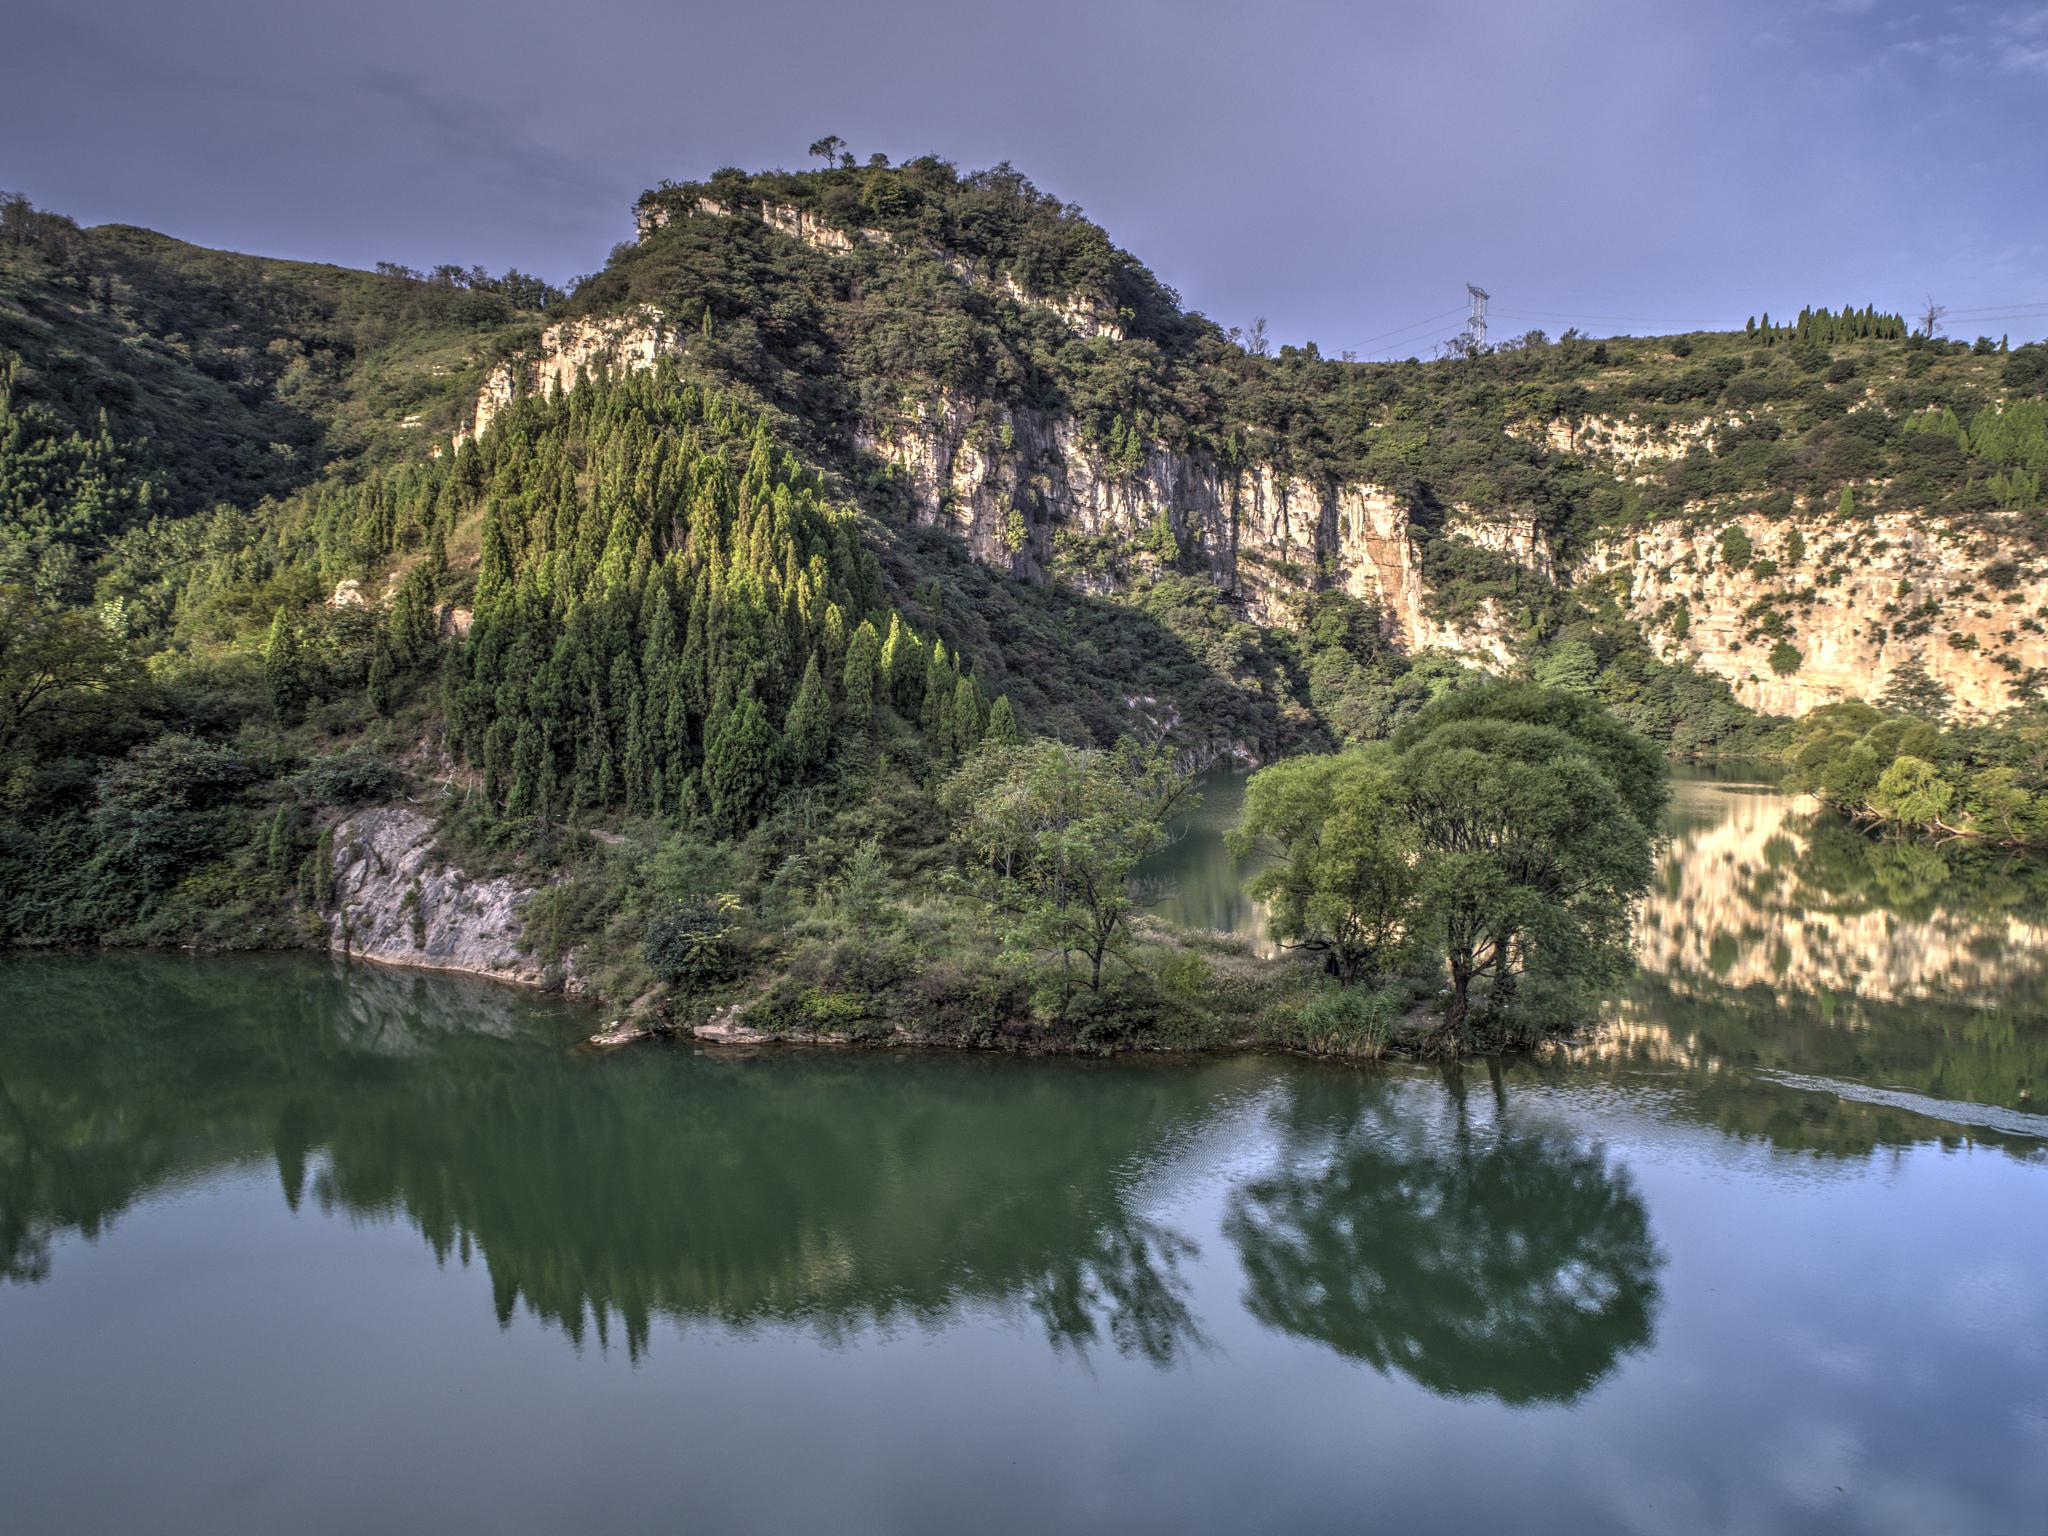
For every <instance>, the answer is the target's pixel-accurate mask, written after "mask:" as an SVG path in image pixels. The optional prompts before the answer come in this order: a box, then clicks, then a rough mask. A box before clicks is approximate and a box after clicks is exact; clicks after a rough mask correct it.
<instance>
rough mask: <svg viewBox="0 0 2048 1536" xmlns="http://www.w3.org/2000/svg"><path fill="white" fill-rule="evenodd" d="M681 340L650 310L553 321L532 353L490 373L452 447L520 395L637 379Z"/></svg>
mask: <svg viewBox="0 0 2048 1536" xmlns="http://www.w3.org/2000/svg"><path fill="white" fill-rule="evenodd" d="M687 340H688V338H687V337H685V336H684V335H682V334H681V333H679V332H678V331H677V330H676V329H675V327H673V326H672V325H670V324H669V321H668V317H667V316H666V315H664V314H663V313H662V312H661V311H660V310H659V309H656V308H655V307H654V306H653V305H651V304H649V305H642V306H641V307H640V308H639V309H637V310H634V311H633V312H632V313H630V314H625V315H619V316H615V317H612V318H608V319H603V320H563V321H559V322H557V323H556V324H554V325H551V326H549V327H548V328H547V329H546V330H544V331H542V332H541V339H540V350H539V351H538V352H535V353H533V354H531V355H529V356H522V357H517V358H514V359H512V360H511V361H509V362H504V363H500V364H499V365H498V366H497V367H496V368H494V369H492V370H491V373H490V375H489V376H488V377H487V378H486V379H485V380H484V385H483V389H482V390H481V391H480V392H479V393H478V395H477V399H476V409H475V410H474V411H472V412H471V413H470V419H469V424H468V425H467V426H466V427H463V428H461V429H460V430H458V431H457V432H456V434H455V446H457V447H458V448H459V447H461V446H462V444H463V443H464V442H465V441H466V440H468V439H469V438H472V437H481V436H482V435H483V434H484V433H485V431H487V430H488V429H489V427H490V425H491V423H492V422H493V421H495V420H496V419H497V417H498V413H499V412H501V411H503V410H504V409H505V407H506V406H508V405H510V404H511V403H512V402H513V401H514V400H516V399H518V398H519V397H520V396H521V395H545V394H551V393H564V394H566V393H567V392H568V391H569V390H572V389H574V388H575V387H576V381H577V380H578V379H579V378H581V377H582V376H583V374H584V372H585V371H586V370H588V371H589V372H590V373H591V374H592V375H593V376H595V377H597V378H608V377H615V376H617V375H619V374H624V373H641V372H644V371H646V370H647V369H650V368H652V367H654V365H655V364H656V363H658V362H660V361H661V360H662V358H664V357H668V356H672V355H674V354H676V353H680V352H681V351H682V350H683V348H684V346H685V345H686V343H687Z"/></svg>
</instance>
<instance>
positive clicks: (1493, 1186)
mask: <svg viewBox="0 0 2048 1536" xmlns="http://www.w3.org/2000/svg"><path fill="white" fill-rule="evenodd" d="M1425 1094H1426V1090H1422V1089H1420V1088H1419V1087H1418V1086H1417V1085H1414V1084H1408V1085H1405V1086H1403V1085H1399V1084H1396V1083H1392V1082H1387V1083H1381V1084H1378V1085H1367V1086H1365V1087H1361V1086H1360V1085H1358V1084H1355V1083H1349V1082H1344V1081H1341V1080H1334V1079H1331V1078H1325V1077H1321V1076H1316V1077H1303V1078H1301V1079H1299V1080H1298V1081H1297V1082H1296V1084H1295V1085H1294V1087H1293V1091H1292V1092H1291V1093H1290V1094H1289V1095H1288V1097H1287V1099H1286V1100H1285V1102H1284V1104H1283V1105H1282V1106H1280V1107H1279V1108H1277V1109H1276V1111H1275V1120H1276V1122H1277V1125H1276V1128H1277V1130H1278V1132H1279V1136H1280V1142H1281V1148H1282V1151H1281V1158H1280V1162H1281V1166H1280V1168H1279V1169H1278V1171H1276V1172H1273V1173H1270V1174H1267V1175H1265V1176H1263V1177H1260V1178H1255V1179H1252V1180H1250V1181H1249V1182H1247V1183H1246V1184H1244V1185H1243V1186H1242V1187H1241V1188H1239V1189H1238V1191H1237V1192H1236V1193H1235V1194H1234V1195H1233V1197H1232V1199H1231V1205H1230V1212H1229V1215H1228V1217H1227V1218H1226V1221H1225V1226H1224V1230H1225V1232H1226V1233H1227V1235H1228V1236H1229V1238H1230V1240H1231V1241H1232V1242H1234V1243H1235V1244H1236V1246H1237V1248H1238V1252H1239V1254H1240V1257H1241V1259H1242V1262H1243V1265H1244V1271H1245V1277H1246V1294H1245V1301H1246V1305H1247V1307H1248V1308H1249V1310H1250V1311H1251V1313H1252V1315H1253V1316H1255V1317H1257V1318H1259V1319H1260V1320H1261V1321H1263V1322H1266V1323H1268V1324H1270V1325H1271V1326H1273V1327H1275V1328H1278V1329H1281V1330H1283V1331H1285V1332H1287V1333H1290V1334H1294V1335H1296V1336H1298V1337H1301V1338H1306V1339H1314V1340H1316V1341H1318V1342H1320V1343H1323V1344H1327V1345H1328V1346H1330V1348H1332V1349H1334V1350H1336V1351H1338V1352H1339V1353H1340V1354H1343V1355H1346V1356H1349V1357H1350V1358H1352V1359H1355V1360H1361V1361H1364V1362H1366V1363H1367V1364H1370V1365H1372V1366H1374V1367H1376V1368H1377V1369H1379V1370H1381V1371H1395V1372H1399V1373H1400V1374H1402V1375H1404V1376H1406V1377H1408V1378H1410V1379H1411V1380H1413V1381H1415V1382H1416V1383H1417V1384H1419V1385H1421V1386H1423V1387H1426V1388H1428V1389H1429V1390H1430V1391H1432V1392H1437V1393H1443V1394H1447V1395H1451V1396H1459V1397H1464V1396H1474V1395H1485V1396H1490V1397H1495V1398H1498V1399H1499V1400H1500V1401H1502V1402H1504V1403H1509V1404H1525V1403H1541V1402H1570V1401H1572V1400H1573V1399H1575V1398H1578V1397H1580V1396H1581V1395H1583V1394H1584V1393H1585V1392H1586V1391H1588V1390H1589V1389H1590V1388H1591V1387H1593V1386H1594V1385H1595V1384H1596V1383H1597V1382H1599V1381H1600V1380H1601V1379H1602V1378H1603V1377H1604V1376H1606V1374H1607V1373H1608V1372H1609V1371H1610V1370H1611V1369H1613V1367H1614V1365H1615V1362H1616V1361H1617V1360H1619V1359H1620V1358H1621V1357H1622V1356H1624V1355H1626V1354H1629V1353H1631V1352H1633V1351H1636V1350H1640V1349H1643V1348H1645V1347H1646V1346H1647V1345H1648V1344H1649V1342H1650V1338H1651V1329H1652V1323H1653V1319H1654V1316H1655V1313H1656V1307H1657V1301H1658V1271H1659V1269H1660V1267H1661V1264H1662V1260H1661V1257H1660V1255H1659V1254H1658V1251H1657V1248H1656V1245H1655V1244H1654V1243H1653V1241H1652V1240H1651V1236H1650V1223H1649V1215H1648V1213H1647V1211H1646V1210H1645V1209H1644V1206H1643V1203H1642V1201H1641V1199H1640V1198H1639V1197H1638V1196H1637V1194H1636V1191H1635V1188H1634V1186H1633V1183H1632V1181H1631V1180H1630V1179H1629V1177H1628V1174H1627V1172H1626V1171H1625V1170H1624V1169H1622V1168H1620V1167H1619V1166H1617V1165H1615V1164H1614V1163H1613V1162H1612V1161H1610V1159H1609V1158H1608V1157H1607V1156H1606V1155H1605V1153H1604V1152H1603V1151H1602V1150H1601V1149H1600V1148H1598V1147H1597V1146H1589V1145H1586V1144H1584V1143H1583V1142H1581V1141H1579V1140H1577V1139H1575V1138H1572V1137H1570V1136H1567V1135H1565V1134H1563V1133H1562V1132H1560V1131H1558V1130H1556V1129H1554V1128H1551V1127H1548V1126H1542V1125H1531V1126H1515V1125H1513V1124H1511V1123H1510V1117H1509V1115H1508V1114H1507V1112H1506V1099H1505V1097H1504V1096H1503V1097H1501V1098H1498V1099H1496V1101H1495V1108H1494V1112H1493V1113H1492V1114H1491V1115H1490V1116H1487V1117H1485V1118H1483V1119H1482V1118H1480V1117H1477V1116H1475V1115H1474V1114H1473V1113H1472V1112H1471V1110H1470V1108H1469V1107H1468V1105H1467V1104H1466V1102H1465V1096H1464V1093H1463V1089H1462V1085H1461V1084H1459V1083H1458V1082H1457V1081H1456V1080H1455V1079H1453V1080H1452V1083H1451V1092H1450V1093H1449V1094H1448V1095H1446V1096H1445V1097H1444V1098H1442V1099H1441V1100H1436V1101H1434V1102H1432V1101H1429V1100H1428V1099H1427V1098H1426V1097H1425Z"/></svg>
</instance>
